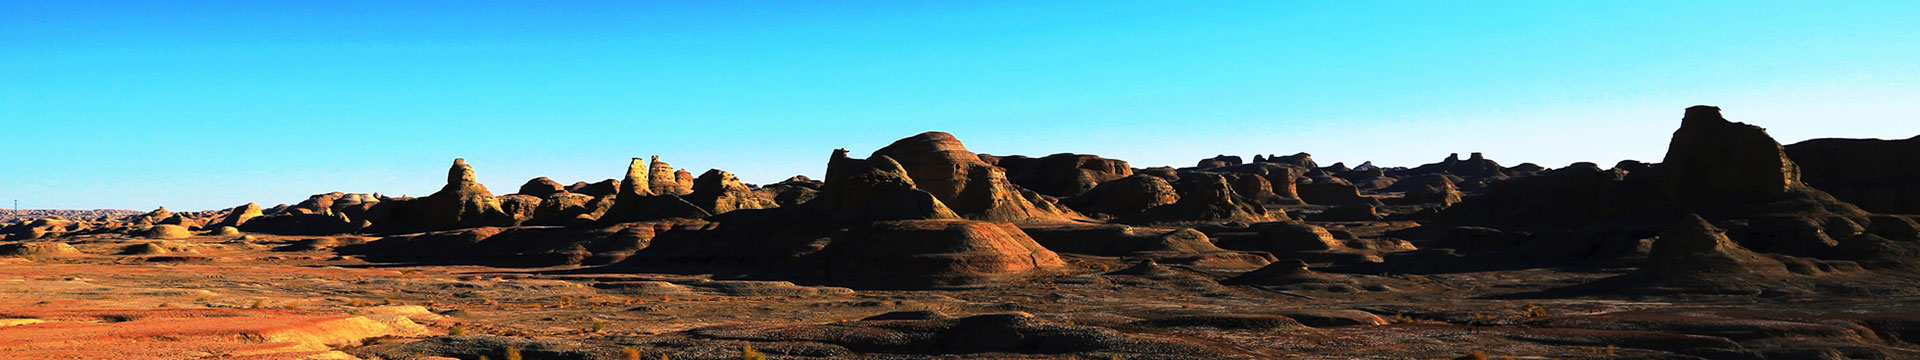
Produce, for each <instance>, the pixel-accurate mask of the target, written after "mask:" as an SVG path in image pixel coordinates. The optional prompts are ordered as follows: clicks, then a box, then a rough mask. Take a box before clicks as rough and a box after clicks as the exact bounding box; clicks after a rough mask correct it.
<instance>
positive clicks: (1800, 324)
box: [0, 235, 1920, 359]
mask: <svg viewBox="0 0 1920 360" xmlns="http://www.w3.org/2000/svg"><path fill="white" fill-rule="evenodd" d="M255 236H258V238H255V239H249V240H238V239H236V238H234V237H218V238H216V237H205V236H202V237H195V238H190V239H184V240H171V242H170V243H165V244H164V246H161V247H170V248H171V249H170V250H169V251H167V252H166V253H164V254H141V255H122V253H123V251H125V249H126V248H127V247H129V246H132V245H138V244H143V243H148V242H153V241H155V240H151V239H139V238H126V237H122V236H97V237H81V238H71V239H59V240H57V241H61V242H66V243H69V244H72V245H73V246H75V247H76V248H77V249H79V250H80V252H81V253H80V254H68V255H50V256H33V257H11V258H0V358H9V359H209V358H214V359H350V358H425V357H429V356H448V355H452V356H455V357H457V358H462V359H472V358H476V357H477V356H472V355H471V354H470V353H481V354H485V353H492V352H502V353H501V355H495V356H491V357H490V358H491V359H503V358H505V357H503V355H504V353H503V351H505V349H504V348H505V347H513V346H516V345H512V344H511V343H510V342H507V343H502V342H499V341H492V342H483V343H484V345H485V346H495V347H501V348H486V349H477V350H472V351H469V352H465V353H459V354H455V353H431V352H430V351H421V352H420V353H406V351H409V350H404V349H408V347H405V346H403V345H405V344H408V343H412V342H416V341H421V340H434V339H438V340H448V339H455V340H457V339H470V338H471V339H495V338H492V337H484V336H485V335H498V336H504V337H508V338H515V339H527V340H537V341H546V342H548V343H559V344H567V346H572V347H574V349H573V350H567V351H558V350H555V351H549V352H542V353H530V354H529V355H528V356H527V358H529V359H533V358H621V357H623V356H626V355H625V353H627V352H631V353H634V354H639V355H641V356H645V357H646V358H649V359H651V358H658V357H659V356H661V355H667V356H670V357H671V358H675V359H688V358H738V357H737V354H736V353H731V352H729V351H732V350H730V349H737V348H739V347H742V346H747V345H754V346H757V347H758V348H761V349H767V350H766V351H767V352H768V353H769V354H770V355H773V357H774V358H787V357H798V356H801V355H808V354H812V355H820V356H822V357H866V358H921V357H947V358H971V357H982V358H1062V357H1078V358H1087V359H1109V358H1181V357H1183V356H1190V357H1191V358H1215V357H1241V358H1330V359H1332V358H1380V359H1399V358H1457V357H1462V356H1471V355H1472V354H1475V353H1476V352H1477V353H1480V354H1485V355H1488V356H1490V357H1492V358H1501V357H1503V356H1513V357H1514V358H1560V359H1605V358H1768V359H1771V358H1836V356H1838V357H1853V358H1916V357H1920V352H1916V349H1920V348H1917V347H1915V346H1913V345H1912V344H1911V343H1909V341H1913V340H1920V339H1916V338H1915V335H1920V315H1909V314H1916V312H1914V311H1913V310H1914V307H1915V306H1914V305H1915V304H1920V302H1915V300H1916V299H1920V297H1915V296H1913V295H1910V294H1888V293H1884V292H1883V293H1879V294H1874V295H1871V296H1851V297H1846V296H1840V295H1835V296H1832V297H1828V296H1815V297H1797V298H1783V299H1770V298H1761V297H1752V296H1743V297H1699V298H1640V299H1635V298H1577V299H1535V300H1507V299H1503V298H1502V296H1501V295H1506V294H1517V293H1526V292H1532V291H1538V290H1543V289H1548V288H1554V287H1561V286H1569V285H1574V284H1579V283H1583V282H1588V281H1592V280H1594V279H1599V278H1604V277H1609V276H1613V275H1617V274H1618V273H1619V272H1609V271H1591V272H1566V271H1552V270H1538V269H1536V270H1518V271H1500V272H1479V273H1458V274H1429V275H1362V274H1347V275H1340V276H1341V277H1343V278H1345V279H1347V280H1350V281H1351V282H1350V283H1347V284H1348V286H1329V287H1321V288H1312V287H1307V288H1302V287H1291V288H1276V287H1252V286H1223V285H1220V284H1219V283H1218V282H1216V281H1215V280H1217V279H1223V278H1225V277H1227V276H1230V275H1232V274H1231V273H1227V272H1220V271H1214V270H1209V269H1193V268H1185V267H1180V266H1169V270H1171V273H1169V274H1166V275H1163V276H1133V275H1110V274H1104V273H1106V272H1107V271H1109V270H1115V269H1120V268H1123V267H1126V266H1128V265H1129V264H1130V262H1131V261H1130V260H1127V259H1118V258H1105V257H1087V256H1068V260H1069V262H1070V263H1072V264H1073V266H1075V267H1076V269H1077V270H1076V271H1074V272H1073V273H1070V274H1066V275H1062V276H1057V277H1046V278H1035V279H1029V280H1027V281H1021V282H1018V283H1013V284H1008V285H1006V286H996V287H990V288H983V289H975V290H949V291H855V290H850V289H845V288H836V287H817V286H798V285H793V284H790V283H785V282H769V281H741V280H715V279H709V278H705V277H703V276H697V275H665V274H613V273H592V272H584V273H583V272H575V271H566V270H574V269H567V268H542V269H525V268H495V267H484V266H415V265H408V264H370V263H366V262H364V261H361V260H359V259H356V258H350V257H340V256H335V255H334V254H333V253H332V252H331V251H328V250H326V249H312V250H303V251H285V250H291V249H288V248H285V246H286V245H288V244H292V243H294V242H295V241H297V240H301V239H308V237H279V236H263V235H255ZM337 240H340V241H344V242H353V241H356V239H353V238H342V239H337ZM276 249H278V250H276ZM913 310H929V311H935V312H939V313H942V314H949V315H953V316H956V317H959V316H968V315H976V314H1000V313H1015V312H1018V313H1025V314H1031V315H1032V316H1033V317H1034V318H1036V319H1037V320H1038V321H1041V322H1045V323H1048V324H1056V325H1058V326H1066V327H1087V328H1100V329H1103V331H1105V330H1106V329H1111V330H1113V331H1117V332H1118V333H1120V334H1124V335H1125V336H1129V337H1137V338H1140V339H1153V340H1156V341H1167V342H1172V343H1179V344H1189V345H1191V346H1193V347H1194V348H1199V349H1209V351H1214V352H1215V353H1213V355H1206V354H1177V353H1163V354H1154V353H1139V352H1118V351H1116V352H1080V353H1069V354H1013V353H992V352H987V353H969V352H966V351H964V349H962V350H957V351H945V352H941V351H930V352H920V353H904V352H891V353H889V352H862V351H851V352H841V353H834V352H833V351H845V350H833V351H827V352H824V353H822V352H818V351H815V352H813V353H808V352H806V351H800V350H792V351H788V352H781V351H782V349H819V348H822V346H824V347H825V348H832V347H833V346H840V348H841V349H857V348H858V347H855V346H852V345H848V344H840V345H832V344H829V345H832V346H828V345H818V344H819V343H820V341H812V342H806V343H805V344H810V345H809V346H813V347H805V346H797V345H794V344H798V343H796V342H793V341H786V340H779V339H769V338H765V337H759V336H739V335H737V334H739V333H742V332H745V333H749V334H751V333H754V332H756V331H757V332H766V333H784V332H798V331H805V330H806V329H812V328H808V326H829V325H835V326H843V327H841V328H845V329H862V328H861V327H860V326H862V325H861V324H865V323H866V322H861V321H860V320H861V319H863V318H867V317H871V316H875V315H879V314H885V313H889V312H896V311H913ZM1247 315H1262V316H1270V315H1281V316H1286V317H1289V318H1292V319H1295V320H1299V323H1301V324H1304V326H1296V325H1291V324H1289V325H1288V326H1236V325H1232V324H1239V323H1240V322H1233V321H1226V322H1221V321H1219V319H1220V318H1223V317H1224V318H1233V316H1247ZM1195 318H1200V319H1202V320H1192V319H1195ZM1167 319H1175V320H1180V319H1185V320H1180V321H1172V320H1168V321H1161V320H1167ZM1207 319H1211V320H1207ZM1181 321H1186V322H1181ZM836 324H837V325H836ZM1196 324H1197V325H1196ZM1221 324H1226V325H1221ZM450 332H452V333H457V334H459V336H449V333H450ZM728 334H736V335H728ZM501 344H506V345H501ZM756 344H758V345H756ZM1701 349H1706V350H1701Z"/></svg>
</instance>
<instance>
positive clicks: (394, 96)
mask: <svg viewBox="0 0 1920 360" xmlns="http://www.w3.org/2000/svg"><path fill="white" fill-rule="evenodd" d="M170 3H175V2H148V1H138V2H88V1H32V0H27V1H16V0H0V139H4V140H0V147H4V149H5V151H4V152H0V206H5V205H6V204H5V201H7V200H11V199H18V200H19V201H20V205H21V207H22V208H64V209H81V208H122V209H142V210H144V209H151V208H153V207H156V206H161V205H166V206H168V207H169V208H171V209H176V210H203V209H217V208H226V207H232V206H236V205H240V204H244V203H248V202H258V203H261V204H263V205H272V204H277V203H293V202H298V201H300V200H302V199H305V198H306V197H307V195H310V194H314V193H322V192H329V191H347V192H381V193H385V194H389V195H401V194H410V195H414V196H421V195H426V194H428V193H431V192H433V191H434V190H436V189H438V188H439V186H440V185H442V184H443V183H444V179H445V171H446V167H447V166H448V164H449V163H450V162H451V161H452V159H453V158H455V157H464V158H466V159H467V160H468V161H469V162H470V163H471V164H473V165H474V167H475V168H476V169H477V170H478V172H479V175H480V180H481V181H482V182H484V183H486V184H488V185H489V186H490V187H491V188H492V190H493V191H494V192H495V193H496V194H505V193H511V192H513V191H514V190H515V189H517V188H518V186H519V185H520V184H521V183H523V182H525V181H526V180H527V179H529V178H533V177H537V176H549V177H552V178H554V179H556V180H559V181H562V182H565V183H571V182H573V181H577V180H588V181H597V180H601V179H607V178H613V177H618V176H620V175H621V174H622V173H623V171H624V169H625V166H626V164H627V161H626V159H627V158H630V157H636V156H639V157H644V156H647V155H661V156H662V157H663V158H664V160H666V161H668V162H670V163H672V164H674V165H675V166H677V167H680V168H685V169H689V170H690V171H693V172H695V173H699V172H701V171H704V170H706V169H708V168H720V169H725V170H728V171H731V172H734V173H735V174H738V175H740V176H741V177H742V178H743V179H745V180H747V181H748V182H755V183H770V182H774V181H778V180H780V179H784V178H786V177H788V176H792V175H795V174H807V175H811V176H818V175H819V174H820V173H821V172H822V171H823V170H824V167H825V164H826V160H827V157H828V155H829V154H831V151H832V150H833V149H834V148H847V149H850V150H852V151H853V152H854V153H855V154H856V155H863V154H867V153H869V152H871V151H873V150H874V149H876V148H879V147H881V146H884V145H886V144H887V143H889V142H892V141H893V140H895V139H898V138H901V137H906V136H910V135H913V134H916V133H919V132H921V131H927V130H942V131H948V132H952V133H954V134H955V135H957V136H959V137H960V139H961V140H962V141H965V142H966V145H967V147H968V148H970V149H972V150H973V151H975V152H981V153H991V154H1002V155H1004V154H1026V155H1045V154H1051V153H1059V152H1076V153H1090V154H1098V155H1102V156H1105V157H1109V158H1118V159H1123V160H1127V161H1129V162H1131V163H1132V164H1133V165H1134V166H1135V167H1148V166H1160V165H1175V166H1191V165H1192V164H1193V163H1194V162H1195V161H1197V160H1199V159H1201V158H1204V157H1210V156H1213V155H1215V154H1238V155H1243V156H1247V157H1251V156H1252V155H1253V154H1256V153H1261V154H1291V153H1295V152H1301V151H1305V152H1310V153H1313V154H1314V157H1315V158H1316V159H1318V160H1319V161H1320V162H1321V163H1322V164H1332V163H1334V162H1337V161H1344V162H1347V163H1348V164H1349V165H1353V164H1358V163H1360V162H1362V161H1368V160H1372V161H1375V162H1376V163H1380V164H1383V165H1391V166H1413V165H1418V164H1421V163H1430V162H1434V161H1437V160H1440V159H1442V158H1444V157H1445V156H1446V155H1447V153H1450V152H1459V153H1462V154H1463V155H1464V153H1467V152H1474V151H1479V152H1485V153H1486V154H1487V156H1488V157H1489V158H1492V159H1495V160H1498V161H1501V162H1502V163H1503V164H1507V165H1513V164H1519V163H1521V162H1534V163H1538V164H1541V165H1545V166H1549V167H1558V166H1565V165H1567V164H1569V163H1572V162H1576V161H1593V162H1597V163H1600V164H1602V165H1610V164H1612V163H1614V162H1616V161H1619V160H1621V159H1640V160H1653V161H1657V160H1658V159H1659V158H1660V157H1661V156H1662V154H1664V153H1665V148H1666V141H1667V138H1668V136H1669V135H1670V134H1671V133H1672V131H1673V130H1674V129H1675V128H1676V127H1678V125H1679V118H1680V115H1681V112H1682V109H1684V108H1685V107H1687V106H1690V105H1696V104H1711V105H1718V106H1720V107H1722V108H1723V109H1724V110H1725V114H1726V116H1727V117H1728V118H1730V119H1732V120H1734V121H1742V122H1748V123H1753V124H1757V125H1760V126H1763V127H1767V128H1768V129H1769V131H1770V132H1771V133H1772V134H1773V135H1774V136H1775V137H1776V138H1778V139H1780V140H1781V141H1782V142H1786V143H1791V142H1795V141H1799V140H1804V139H1810V138H1819V137H1879V138H1907V137H1911V136H1914V135H1916V134H1920V21H1916V20H1915V19H1920V2H1916V1H1886V2H1880V1H1807V2H1781V3H1777V2H1766V1H1726V2H1720V1H1646V2H1641V1H1497V2H1441V1H1408V2H1373V1H1313V2H1304V1H1302V2H1294V1H1248V2H1225V1H1219V2H1216V1H1147V2H1131V1H1092V2H1080V1H984V2H972V1H938V2H928V3H917V2H895V1H875V2H842V1H835V2H818V3H811V2H798V1H794V2H695V1H660V2H644V3H643V2H634V1H617V2H607V3H588V2H575V1H567V2H558V3H554V2H483V1H449V2H403V1H385V0H382V1H365V2H361V1H306V2H298V1H235V2H191V3H192V4H170ZM180 3H187V2H180ZM399 3H405V4H399ZM555 4H565V5H564V6H565V7H559V6H560V5H555Z"/></svg>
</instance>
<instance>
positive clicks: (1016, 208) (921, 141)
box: [829, 131, 1078, 222]
mask: <svg viewBox="0 0 1920 360" xmlns="http://www.w3.org/2000/svg"><path fill="white" fill-rule="evenodd" d="M872 157H886V158H890V159H893V160H894V161H897V162H898V163H899V164H900V167H901V168H902V169H905V170H906V174H907V176H908V177H910V178H912V180H913V184H914V185H915V188H917V189H920V190H923V191H926V192H927V193H928V194H932V195H933V197H934V198H936V199H939V200H940V201H941V202H942V203H944V204H945V205H946V206H947V207H948V208H950V209H952V210H953V212H954V213H955V214H958V215H960V216H961V217H964V218H968V219H974V220H988V221H1013V222H1059V221H1068V220H1072V219H1074V218H1077V217H1078V216H1077V215H1076V214H1074V213H1073V212H1072V211H1071V210H1066V209H1064V208H1062V207H1059V206H1057V205H1056V204H1055V202H1054V200H1053V199H1052V198H1049V197H1045V196H1043V195H1040V194H1039V193H1036V192H1033V191H1032V190H1027V189H1025V188H1022V187H1020V186H1018V185H1014V184H1013V183H1011V182H1009V181H1007V177H1006V172H1005V171H1004V170H1002V169H1000V168H999V167H995V166H993V165H989V164H987V163H986V162H985V161H981V160H980V156H979V155H976V154H974V153H973V152H971V151H967V148H966V146H965V145H961V144H960V140H959V139H955V138H954V137H953V135H952V134H948V133H944V132H937V131H932V132H925V133H921V134H919V135H914V136H912V137H908V138H905V139H900V140H899V141H894V142H893V144H891V145H887V146H886V147H883V148H880V149H879V150H875V151H874V152H873V155H872ZM870 158H871V157H870ZM829 182H831V180H829Z"/></svg>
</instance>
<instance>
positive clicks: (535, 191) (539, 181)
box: [519, 176, 567, 198]
mask: <svg viewBox="0 0 1920 360" xmlns="http://www.w3.org/2000/svg"><path fill="white" fill-rule="evenodd" d="M566 191H567V188H566V187H564V186H561V185H560V182H557V181H553V179H548V178H547V177H545V176H541V177H537V178H533V180H527V183H526V184H522V185H520V192H519V194H521V195H527V196H532V197H534V198H546V197H548V196H553V194H557V193H562V192H566Z"/></svg>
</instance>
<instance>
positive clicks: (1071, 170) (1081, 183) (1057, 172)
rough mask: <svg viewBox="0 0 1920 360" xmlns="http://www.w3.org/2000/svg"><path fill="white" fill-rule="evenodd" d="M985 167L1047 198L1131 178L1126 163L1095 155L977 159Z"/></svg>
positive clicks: (1072, 194) (1131, 171)
mask: <svg viewBox="0 0 1920 360" xmlns="http://www.w3.org/2000/svg"><path fill="white" fill-rule="evenodd" d="M980 157H981V159H982V160H987V159H993V161H987V163H989V164H991V165H995V166H999V167H1001V168H1004V169H1006V172H1007V181H1010V182H1012V183H1013V184H1015V185H1019V186H1021V187H1025V188H1027V189H1031V190H1033V191H1034V192H1038V193H1041V194H1045V195H1049V196H1059V197H1068V196H1074V195H1080V194H1082V193H1086V192H1087V191H1088V190H1093V187H1094V186H1098V185H1100V183H1103V182H1107V181H1111V180H1114V179H1119V178H1124V177H1127V176H1130V175H1133V168H1130V167H1127V162H1126V161H1121V160H1115V159H1106V158H1101V157H1099V156H1094V155H1079V154H1053V155H1047V156H1046V157H1041V158H1030V157H1025V156H1019V155H1014V156H1006V157H993V156H990V155H985V154H982V155H980Z"/></svg>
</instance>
